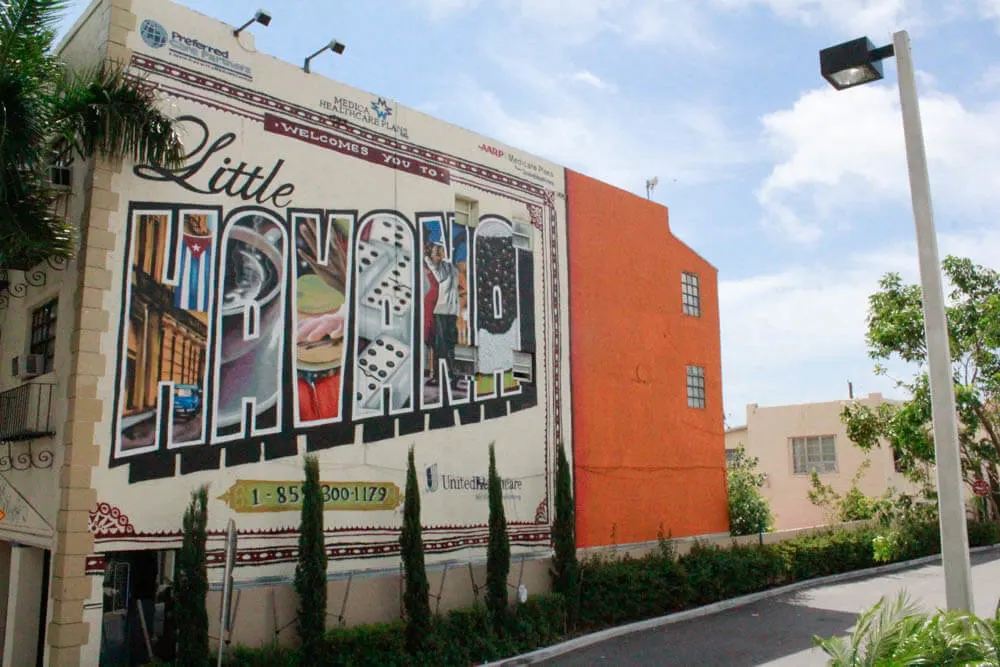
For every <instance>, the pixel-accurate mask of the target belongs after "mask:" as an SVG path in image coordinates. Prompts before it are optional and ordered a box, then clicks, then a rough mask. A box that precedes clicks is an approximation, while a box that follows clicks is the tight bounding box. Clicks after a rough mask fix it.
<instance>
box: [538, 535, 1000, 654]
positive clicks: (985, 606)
mask: <svg viewBox="0 0 1000 667" xmlns="http://www.w3.org/2000/svg"><path fill="white" fill-rule="evenodd" d="M972 565H973V567H972V577H973V602H974V604H975V607H976V612H977V613H978V614H979V615H980V616H992V615H993V612H994V610H995V609H996V606H997V601H998V599H1000V553H998V552H997V551H995V550H993V551H989V552H985V553H980V554H975V555H973V556H972ZM902 589H905V590H906V591H908V592H909V593H910V596H911V598H912V599H913V600H915V601H919V602H920V603H921V604H922V605H923V606H924V607H925V608H927V609H929V610H933V609H935V608H938V607H943V606H944V604H945V596H944V573H943V571H942V568H941V565H940V563H939V564H935V565H925V566H922V567H917V568H912V569H909V570H903V571H899V572H895V573H893V574H887V575H882V576H880V577H870V578H866V579H855V580H853V581H850V582H847V583H843V584H831V585H827V586H819V587H816V588H810V589H807V590H800V591H796V592H794V593H788V594H786V595H781V596H778V597H774V598H770V599H768V600H761V601H760V602H755V603H753V604H750V605H747V606H745V607H740V608H737V609H730V610H728V611H724V612H720V613H718V614H713V615H711V616H704V617H702V618H697V619H693V620H690V621H684V622H681V623H674V624H671V625H665V626H663V627H660V628H656V629H653V630H647V631H645V632H637V633H633V634H630V635H626V636H623V637H618V638H615V639H610V640H608V641H606V642H602V643H600V644H595V645H593V646H589V647H587V648H584V649H580V650H579V651H574V652H572V653H567V654H565V655H562V656H559V657H557V658H553V659H552V660H549V661H547V662H544V663H541V664H544V665H551V666H556V665H559V666H561V667H569V666H571V665H629V666H631V665H636V666H640V667H641V666H647V665H648V666H652V665H656V666H657V667H660V666H663V665H684V666H698V667H701V666H705V667H713V666H716V665H718V666H719V667H722V666H725V667H744V666H750V665H766V666H767V667H793V666H795V667H798V666H803V667H807V666H811V665H825V664H826V656H825V654H824V653H823V652H822V651H820V650H818V649H815V648H813V647H812V637H813V635H820V636H821V637H830V636H832V635H844V634H847V632H848V630H849V629H850V628H851V627H852V626H853V625H854V620H855V618H856V617H857V614H858V612H860V611H862V610H864V609H867V608H868V607H870V606H871V605H873V604H875V603H876V602H878V599H879V598H880V597H882V596H887V597H890V598H891V597H895V596H896V595H897V594H898V592H899V591H900V590H902Z"/></svg>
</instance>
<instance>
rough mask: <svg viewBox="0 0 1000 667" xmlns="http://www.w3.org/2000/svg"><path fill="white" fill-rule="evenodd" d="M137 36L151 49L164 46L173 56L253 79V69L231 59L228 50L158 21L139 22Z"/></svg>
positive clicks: (248, 79)
mask: <svg viewBox="0 0 1000 667" xmlns="http://www.w3.org/2000/svg"><path fill="white" fill-rule="evenodd" d="M139 36H140V37H142V41H143V42H145V43H146V45H147V46H148V47H150V48H151V49H162V48H163V47H165V46H166V47H169V51H170V54H171V55H173V56H176V57H178V58H181V59H183V60H188V61H191V62H195V63H198V64H199V65H205V66H208V67H211V68H212V69H215V70H217V71H219V72H223V73H224V74H229V75H232V76H238V77H240V78H241V79H246V80H247V81H253V70H251V69H250V68H249V67H248V66H246V65H243V64H241V63H238V62H235V61H233V60H231V59H230V58H229V51H228V50H224V49H220V48H218V47H215V46H212V45H211V44H206V43H204V42H202V41H200V40H198V39H195V38H194V37H188V36H187V35H184V34H182V33H179V32H177V31H176V30H174V31H170V30H167V29H166V27H164V25H163V24H162V23H160V22H159V21H154V20H153V19H146V20H144V21H143V22H142V23H141V24H139Z"/></svg>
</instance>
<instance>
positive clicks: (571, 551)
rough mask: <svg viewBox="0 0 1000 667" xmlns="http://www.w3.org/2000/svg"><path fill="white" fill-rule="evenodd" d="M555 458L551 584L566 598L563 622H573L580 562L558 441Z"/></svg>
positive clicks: (567, 475) (565, 466) (570, 496)
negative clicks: (554, 506) (564, 619)
mask: <svg viewBox="0 0 1000 667" xmlns="http://www.w3.org/2000/svg"><path fill="white" fill-rule="evenodd" d="M558 449H559V451H558V459H557V460H556V518H555V521H554V522H553V524H552V542H553V546H554V547H555V554H554V555H553V557H552V580H553V581H552V587H553V589H554V590H555V591H556V592H557V593H561V594H562V596H563V597H564V598H565V599H566V621H567V623H568V624H569V626H570V627H573V626H574V625H575V624H576V616H577V610H578V607H579V602H580V591H579V588H580V564H579V563H578V562H577V558H576V518H575V507H574V505H573V479H572V473H571V472H570V467H569V461H568V460H567V459H566V450H565V449H564V448H563V443H562V442H560V443H559V448H558Z"/></svg>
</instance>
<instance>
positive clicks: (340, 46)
mask: <svg viewBox="0 0 1000 667" xmlns="http://www.w3.org/2000/svg"><path fill="white" fill-rule="evenodd" d="M346 48H347V47H346V46H344V43H343V42H338V41H337V40H335V39H331V40H330V43H329V44H327V45H325V46H324V47H323V48H322V49H320V50H319V51H317V52H316V53H314V54H312V55H311V56H307V57H306V61H305V62H304V63H303V64H302V70H303V71H305V72H308V71H309V61H310V60H312V59H313V58H315V57H316V56H318V55H319V54H321V53H323V52H324V51H326V50H327V49H330V50H331V51H333V52H334V53H336V54H337V55H340V54H341V53H343V52H344V49H346Z"/></svg>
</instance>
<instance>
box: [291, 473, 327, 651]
mask: <svg viewBox="0 0 1000 667" xmlns="http://www.w3.org/2000/svg"><path fill="white" fill-rule="evenodd" d="M305 475H306V480H305V483H304V484H303V485H302V518H301V520H300V522H299V561H298V564H296V566H295V592H296V593H297V594H298V596H299V610H298V612H299V613H298V625H297V629H298V633H299V639H300V640H301V641H302V644H301V648H300V649H299V651H300V654H301V656H302V661H303V664H306V665H318V664H320V661H321V660H322V657H323V651H324V645H323V637H324V634H325V633H326V544H325V537H324V534H323V495H322V492H321V490H320V483H319V461H318V460H317V459H316V457H315V456H307V457H306V458H305Z"/></svg>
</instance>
